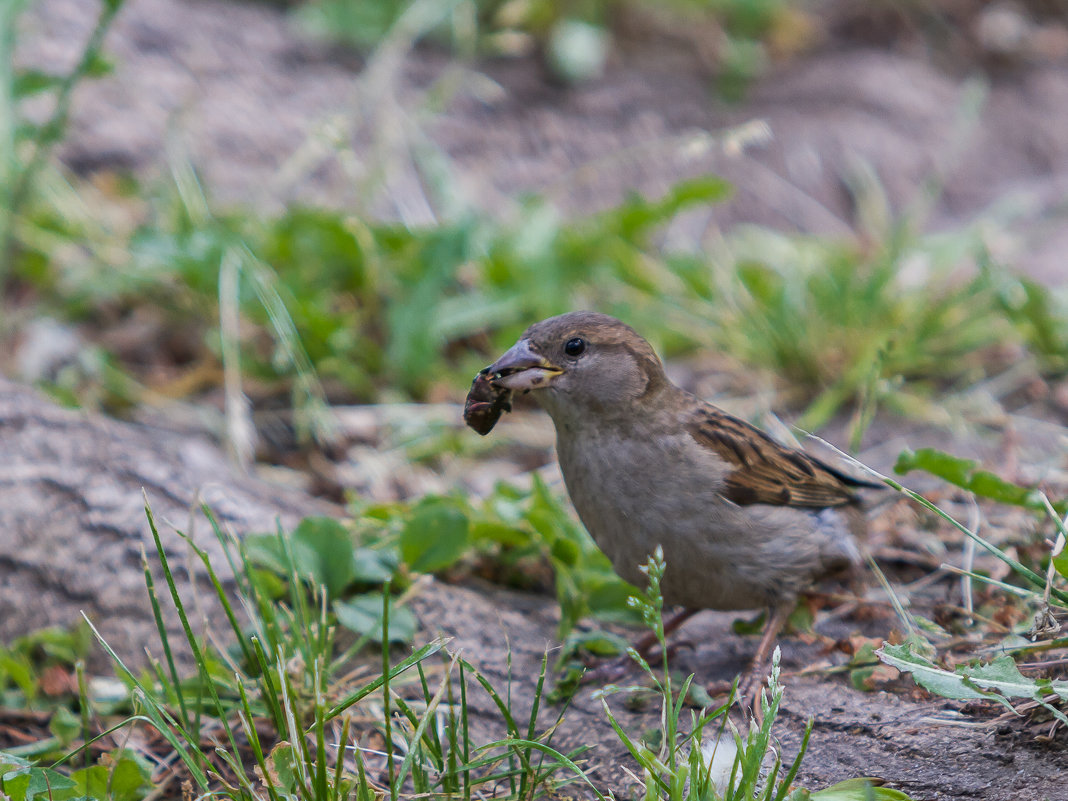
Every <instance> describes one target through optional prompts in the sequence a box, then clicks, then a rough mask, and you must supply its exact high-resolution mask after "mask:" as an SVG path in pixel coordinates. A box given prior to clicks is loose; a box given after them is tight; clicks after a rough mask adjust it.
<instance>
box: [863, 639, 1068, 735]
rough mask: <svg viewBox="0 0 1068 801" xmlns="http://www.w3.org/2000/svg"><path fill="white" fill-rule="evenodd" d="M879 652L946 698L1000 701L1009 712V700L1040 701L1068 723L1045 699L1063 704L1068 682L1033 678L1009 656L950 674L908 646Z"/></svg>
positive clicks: (891, 646) (881, 649) (922, 685)
mask: <svg viewBox="0 0 1068 801" xmlns="http://www.w3.org/2000/svg"><path fill="white" fill-rule="evenodd" d="M875 653H876V655H877V656H878V657H879V658H880V659H881V660H882V661H883V662H885V663H886V664H888V665H891V666H893V667H896V668H897V669H898V670H900V671H903V672H906V673H911V674H912V676H913V678H914V679H915V680H916V683H917V684H919V685H920V686H921V687H923V688H924V689H926V690H929V691H931V692H933V693H935V694H936V695H940V696H942V697H943V698H953V699H956V700H961V701H966V700H979V699H983V700H990V701H997V702H998V703H1000V704H1002V705H1003V706H1005V707H1007V708H1009V709H1013V707H1012V705H1011V704H1010V703H1009V701H1008V699H1009V698H1026V699H1028V700H1033V701H1038V702H1039V703H1041V704H1042V705H1043V706H1044V707H1045V708H1046V709H1048V710H1049V711H1050V712H1051V713H1052V714H1053V715H1054V716H1055V717H1057V718H1058V719H1059V720H1061V721H1063V722H1065V723H1068V717H1066V716H1065V715H1064V713H1063V712H1061V711H1060V710H1059V709H1057V708H1056V707H1053V706H1051V705H1050V704H1048V703H1046V702H1045V701H1044V700H1043V699H1044V696H1046V695H1048V694H1049V693H1054V694H1056V695H1057V696H1058V697H1059V698H1060V699H1061V701H1068V681H1063V680H1058V681H1049V680H1048V679H1039V680H1035V679H1029V678H1027V677H1026V676H1024V675H1023V674H1022V673H1020V671H1019V669H1018V668H1017V667H1016V663H1015V662H1013V660H1012V657H1010V656H1008V655H1007V654H1002V655H1001V656H999V657H997V658H996V659H994V660H992V661H991V662H989V663H987V664H980V665H959V666H958V667H957V670H956V672H950V671H948V670H944V669H942V668H939V667H937V666H935V665H933V664H931V663H930V662H928V661H927V660H926V659H923V658H922V657H919V656H917V655H916V654H914V653H913V652H912V651H911V649H909V647H908V646H907V645H889V644H887V645H884V646H883V647H882V648H880V649H879V650H878V651H876V652H875ZM1014 711H1015V710H1014Z"/></svg>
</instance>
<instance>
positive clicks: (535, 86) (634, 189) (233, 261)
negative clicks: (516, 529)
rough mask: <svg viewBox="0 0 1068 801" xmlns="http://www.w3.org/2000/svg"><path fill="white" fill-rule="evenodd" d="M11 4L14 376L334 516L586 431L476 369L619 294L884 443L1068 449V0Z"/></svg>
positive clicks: (677, 358) (786, 411)
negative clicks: (280, 487)
mask: <svg viewBox="0 0 1068 801" xmlns="http://www.w3.org/2000/svg"><path fill="white" fill-rule="evenodd" d="M0 16H2V17H3V18H4V19H3V22H4V25H3V32H4V33H3V43H2V45H0V48H2V49H0V63H2V64H3V71H2V73H0V106H2V113H0V170H2V172H0V191H2V192H3V194H4V202H3V203H2V204H0V248H2V254H3V255H2V262H0V282H2V283H0V286H2V289H3V293H2V317H0V369H2V371H3V372H4V373H5V374H6V375H8V376H9V377H12V378H15V379H17V380H19V381H22V382H27V383H32V384H35V385H37V386H40V387H43V388H44V389H46V390H47V391H48V392H49V393H50V394H51V395H52V396H53V397H55V398H57V399H59V400H60V401H62V402H63V403H66V404H73V405H78V406H82V407H86V408H91V409H100V410H103V411H105V412H107V413H109V414H112V415H117V416H120V417H125V418H130V419H135V420H141V421H144V422H147V423H151V424H153V425H158V426H165V427H168V428H177V429H179V430H188V431H192V432H207V433H209V434H210V435H211V436H213V437H215V438H216V439H217V440H218V441H219V442H222V443H225V444H227V446H228V447H229V448H230V449H231V451H232V453H233V454H234V457H235V458H236V459H237V460H238V461H239V462H241V463H243V464H245V465H253V464H258V467H257V469H258V470H259V471H260V472H263V473H270V474H271V475H272V476H273V477H274V478H275V479H277V480H283V481H286V482H287V483H292V484H295V485H297V486H300V487H303V488H305V489H309V490H311V491H313V492H316V493H319V494H322V495H325V496H327V497H331V498H334V499H343V498H345V497H351V493H355V494H356V495H357V496H359V497H365V498H374V499H381V500H396V499H404V498H409V497H413V496H418V495H421V494H423V493H426V492H430V491H435V492H440V491H444V490H446V489H448V488H450V487H453V486H461V487H464V488H467V489H472V490H475V491H476V492H485V491H488V489H489V488H490V487H491V486H492V484H493V482H495V481H496V480H497V479H498V478H501V477H504V476H508V475H517V474H520V473H522V472H524V471H526V470H529V469H530V468H532V467H538V466H540V465H544V464H547V463H549V462H550V461H551V450H550V446H551V429H550V428H549V426H548V424H547V421H545V420H542V419H540V418H539V417H538V416H536V415H524V414H523V413H522V412H523V409H522V408H520V409H519V411H518V412H517V414H516V415H514V417H513V418H510V419H511V420H512V421H513V424H512V425H506V426H502V427H501V428H500V429H499V430H498V431H497V432H495V433H494V435H493V436H492V437H490V438H488V439H486V440H481V439H480V438H478V437H477V436H475V435H473V434H472V432H470V431H467V430H465V429H463V427H462V423H461V421H460V419H459V405H458V404H459V403H461V402H462V399H463V396H464V393H465V392H466V389H467V387H468V386H469V383H470V381H471V378H472V377H473V375H474V373H475V371H476V370H477V369H478V368H480V367H481V366H483V365H485V364H487V363H488V362H490V361H492V359H493V358H495V356H496V355H497V354H498V353H499V352H500V350H501V349H502V348H503V347H506V346H507V345H508V344H509V343H510V342H512V341H514V339H515V337H516V336H517V335H518V334H519V333H520V332H521V331H522V330H523V329H524V328H525V327H526V326H527V325H528V324H530V323H531V322H533V321H535V320H538V319H541V318H543V317H545V316H548V315H551V314H555V313H560V312H563V311H567V310H572V309H579V308H594V309H597V310H600V311H604V312H607V313H610V314H614V315H616V316H619V317H621V318H623V319H625V320H626V321H628V322H630V323H631V324H632V325H634V326H635V327H636V328H637V329H638V330H639V331H640V332H642V333H643V334H644V335H645V336H646V337H647V338H648V339H650V341H651V342H652V343H653V344H654V346H655V347H656V348H657V349H658V350H659V351H660V352H661V354H662V355H664V356H665V357H666V358H667V359H668V360H669V366H670V371H671V373H672V375H673V377H674V378H675V379H676V380H677V381H679V382H681V383H682V384H684V385H686V386H688V387H689V388H691V389H693V390H695V391H697V392H698V393H699V394H701V395H703V396H704V397H707V398H710V399H712V400H714V401H716V402H717V403H720V404H722V405H724V406H726V407H727V408H728V409H730V410H731V411H733V412H735V413H737V414H740V415H741V416H743V417H746V418H747V419H750V420H754V421H755V422H758V423H760V424H763V425H770V426H772V427H774V426H775V418H773V417H772V416H771V415H770V412H771V410H772V409H774V410H776V411H777V412H779V413H781V414H783V415H784V416H787V417H788V418H789V419H791V420H792V421H795V422H796V423H797V424H798V426H800V427H801V428H803V429H805V430H809V431H828V432H830V434H829V435H830V436H831V438H832V439H834V440H835V441H836V442H837V443H838V444H840V445H842V446H843V447H848V448H850V449H852V450H853V451H855V452H856V451H859V450H861V449H862V448H864V447H868V448H871V447H874V446H876V445H878V444H879V443H884V442H886V441H888V440H891V439H893V441H894V442H898V440H899V439H900V434H901V432H902V431H906V432H907V431H908V430H910V428H909V427H910V426H926V427H927V430H930V429H931V428H934V429H943V430H952V431H955V432H958V433H959V432H961V431H963V430H967V431H970V432H976V431H978V432H987V433H989V432H991V431H995V432H996V433H997V436H999V437H1000V436H1001V434H1002V433H1003V428H1004V424H1005V421H1006V420H1008V419H1010V417H1011V416H1013V415H1015V416H1016V417H1014V418H1012V419H1013V420H1015V423H1014V425H1015V426H1016V428H1021V427H1023V428H1027V426H1028V425H1030V424H1029V423H1028V422H1027V421H1037V422H1035V423H1034V425H1036V426H1039V427H1040V431H1041V437H1042V438H1044V440H1045V441H1047V442H1048V441H1049V439H1048V437H1049V432H1050V430H1053V431H1056V432H1063V428H1062V427H1063V425H1064V423H1065V418H1066V416H1068V383H1066V382H1065V371H1066V368H1068V314H1066V311H1065V309H1066V304H1065V285H1066V283H1068V280H1066V279H1068V266H1066V265H1065V257H1064V254H1065V253H1066V252H1068V225H1066V224H1065V221H1066V217H1065V215H1066V212H1068V202H1066V201H1068V135H1066V133H1065V132H1066V131H1068V11H1066V10H1065V7H1064V5H1063V4H1062V3H1058V2H1051V1H1046V2H1043V1H1042V0H1031V1H1030V2H998V3H987V2H973V1H972V0H928V1H927V2H890V1H889V0H887V1H886V2H882V1H880V0H876V1H875V2H862V1H861V0H672V2H654V0H573V1H571V2H567V1H565V0H415V2H395V1H394V0H307V2H286V1H285V0H275V1H274V2H272V1H270V0H262V1H261V2H255V1H251V2H237V1H236V0H104V2H85V0H15V1H14V2H8V3H6V4H5V5H4V7H3V10H0ZM1020 420H1023V421H1024V422H1023V423H1021V422H1020ZM1050 426H1053V429H1050V428H1049V427H1050ZM780 428H783V427H781V426H780ZM783 430H785V429H783ZM786 435H787V436H788V432H787V434H786ZM1058 435H1061V434H1058ZM897 450H898V448H895V447H889V446H888V447H887V449H886V454H888V455H889V457H888V458H892V455H894V454H896V452H897ZM1051 458H1052V457H1051ZM1048 467H1049V465H1045V466H1043V467H1041V468H1036V470H1039V472H1041V471H1042V470H1047V473H1048ZM1047 473H1043V475H1046V474H1047ZM1023 478H1026V476H1024V477H1022V478H1021V480H1023Z"/></svg>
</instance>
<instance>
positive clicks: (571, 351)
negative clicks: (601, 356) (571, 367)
mask: <svg viewBox="0 0 1068 801" xmlns="http://www.w3.org/2000/svg"><path fill="white" fill-rule="evenodd" d="M584 350H586V340H585V339H582V338H581V337H575V338H574V339H569V340H568V341H567V344H566V345H564V353H566V354H567V355H568V356H581V355H582V352H583V351H584Z"/></svg>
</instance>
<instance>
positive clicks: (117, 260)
mask: <svg viewBox="0 0 1068 801" xmlns="http://www.w3.org/2000/svg"><path fill="white" fill-rule="evenodd" d="M425 3H426V4H427V8H428V9H430V10H431V11H434V10H441V8H443V7H444V6H441V5H440V4H438V5H433V4H432V3H430V0H425ZM537 5H538V4H537V3H533V4H532V5H531V6H530V8H531V9H533V8H534V7H535V6H537ZM712 5H714V6H715V10H716V11H717V13H722V14H724V15H725V16H726V17H729V18H730V19H732V20H734V22H733V23H732V24H734V25H736V26H737V27H738V28H739V29H742V30H745V31H753V30H757V29H759V28H760V27H761V26H762V25H764V24H766V23H767V20H768V19H770V18H771V17H773V16H774V15H775V13H777V11H776V9H778V8H779V5H778V4H777V3H771V2H769V3H762V4H758V5H757V6H747V7H745V8H742V7H741V5H739V6H738V7H737V8H735V7H734V5H732V4H730V3H717V4H712ZM118 6H119V3H118V2H113V3H110V4H107V5H106V7H105V8H104V9H103V10H102V13H101V16H100V19H99V22H98V25H97V28H96V29H95V31H94V33H93V35H92V37H91V38H90V40H89V42H88V44H87V45H86V49H85V52H84V54H83V58H82V59H81V61H80V62H79V64H78V65H77V66H76V67H75V69H74V70H73V71H72V72H70V73H69V74H67V75H63V76H39V75H37V74H36V73H34V74H30V73H25V72H23V73H20V72H18V71H17V70H13V69H12V70H10V71H9V73H10V74H9V75H8V84H7V86H6V92H7V93H6V97H7V98H8V102H9V104H10V109H9V110H10V111H11V115H10V116H11V117H12V118H14V119H17V120H21V118H20V117H19V112H20V109H21V106H20V105H19V103H18V101H17V99H16V95H17V92H16V88H17V87H22V89H18V91H19V92H28V91H31V90H34V91H51V92H53V93H55V95H56V97H55V99H56V101H57V107H56V111H55V115H54V116H53V118H51V119H50V120H49V121H46V122H45V123H42V124H40V125H38V126H33V125H30V124H29V123H28V122H25V121H22V122H20V124H19V125H18V126H16V128H15V129H13V131H12V132H11V135H12V136H14V137H16V139H18V142H19V143H21V144H19V145H18V146H16V145H15V144H12V142H8V145H9V147H8V149H7V150H6V151H5V152H4V153H3V154H2V155H3V156H4V160H3V164H4V167H5V176H6V178H5V181H4V182H3V189H4V191H5V192H7V197H8V200H9V201H17V202H14V203H13V205H9V206H8V207H5V208H4V209H3V211H2V213H0V216H2V221H3V233H4V236H6V239H5V240H4V241H3V247H4V252H5V253H6V255H7V257H8V258H7V259H6V260H5V262H4V274H3V276H2V280H3V281H4V288H5V290H8V291H11V290H14V292H12V293H11V294H18V296H19V297H21V298H23V299H24V300H23V301H22V303H23V304H27V303H30V304H36V305H35V306H34V309H33V314H38V313H49V314H52V315H54V316H56V317H58V318H60V319H66V320H76V321H80V322H83V323H85V324H86V327H87V329H89V330H90V331H92V330H94V329H96V330H100V329H106V328H107V327H108V326H109V325H112V324H114V321H115V320H116V319H121V318H123V317H124V316H127V315H130V314H132V313H135V312H136V311H137V310H138V309H142V308H150V309H152V310H153V314H155V315H156V316H157V317H159V318H162V320H163V325H164V326H166V327H168V328H169V329H170V330H174V331H179V332H181V335H182V336H183V337H184V338H185V339H186V340H191V341H192V342H193V343H194V345H193V349H194V350H195V351H196V352H195V353H194V355H193V356H188V355H187V356H185V357H184V358H186V359H188V360H192V361H196V360H197V359H199V360H200V361H201V362H203V361H210V360H215V361H224V360H225V355H226V353H227V352H235V353H239V354H240V369H241V371H242V372H243V373H244V374H245V375H246V376H256V377H258V378H259V379H261V380H262V381H263V383H265V384H268V385H269V386H272V387H279V386H282V387H284V386H289V387H290V388H291V389H292V391H293V393H294V395H295V396H296V399H297V405H298V407H299V405H300V403H301V402H302V401H301V395H302V393H309V394H314V392H315V390H314V388H313V385H315V384H316V382H317V381H322V382H324V383H325V384H326V386H328V387H329V388H330V398H331V399H335V400H357V401H376V400H381V399H417V400H421V399H426V398H430V397H443V396H449V395H451V396H453V397H456V396H458V395H459V394H460V393H461V392H462V391H463V390H464V389H465V388H466V387H467V384H468V382H469V379H470V376H471V375H472V374H473V373H474V371H475V370H476V369H478V368H479V367H481V366H482V365H484V364H485V363H486V362H487V361H489V360H491V359H492V358H494V357H495V356H496V355H497V354H498V353H499V352H500V350H501V349H502V348H504V347H506V346H507V345H509V344H510V343H511V342H512V341H514V339H515V337H516V336H517V335H518V334H519V333H520V332H521V331H522V330H523V329H524V328H525V327H526V326H527V325H529V324H530V323H531V322H533V321H535V320H538V319H540V318H543V317H546V316H549V315H552V314H556V313H560V312H564V311H568V310H572V309H576V308H596V309H598V310H600V311H604V312H607V313H610V314H614V315H616V316H619V317H621V318H623V319H625V320H627V321H628V322H630V323H631V324H633V325H634V326H635V327H636V328H637V329H638V330H640V331H641V332H642V333H643V334H645V335H646V336H647V337H648V338H649V339H650V340H651V341H652V343H653V344H654V345H655V346H656V347H657V348H658V349H659V350H660V352H661V353H662V354H663V355H665V356H667V357H675V356H680V355H685V354H688V353H695V352H699V351H702V350H714V351H720V352H722V353H724V354H726V355H728V356H729V357H730V358H731V359H733V360H734V361H735V363H737V364H739V365H741V366H742V367H743V368H747V369H751V368H756V369H763V370H767V371H769V372H770V373H773V374H777V375H779V376H781V377H782V378H783V379H785V381H786V382H787V383H788V384H789V385H791V386H792V387H793V388H794V389H795V390H796V392H795V394H794V400H795V402H796V401H800V402H802V403H807V404H808V408H807V412H806V413H805V415H804V416H803V417H802V419H801V422H802V424H803V425H804V426H806V427H808V428H818V427H819V426H820V425H821V424H823V423H824V422H826V421H827V420H828V419H829V418H830V417H831V416H833V415H834V414H835V413H836V412H837V411H839V410H840V409H841V408H842V407H843V406H844V405H846V404H852V403H856V404H858V408H863V409H865V410H868V411H869V412H870V410H871V409H874V408H875V407H876V406H877V405H879V404H889V405H892V406H896V407H897V408H900V409H914V408H916V399H917V398H920V399H921V400H922V399H923V398H924V397H925V396H927V395H929V394H931V391H932V390H933V389H938V388H944V387H948V386H953V385H954V384H955V383H958V382H959V383H965V382H974V381H975V380H978V379H981V378H982V377H984V376H985V375H987V374H988V370H990V369H998V365H997V363H996V360H991V358H990V357H991V354H992V353H994V352H996V351H998V350H999V349H1004V348H1005V347H1006V346H1010V347H1016V348H1025V349H1027V350H1028V351H1030V353H1031V354H1032V355H1033V357H1034V359H1035V361H1036V363H1037V364H1038V365H1039V367H1040V368H1041V369H1044V370H1048V371H1051V372H1059V371H1063V370H1064V369H1065V367H1066V362H1065V359H1064V353H1066V352H1068V322H1066V320H1068V313H1066V311H1065V303H1064V298H1063V297H1061V296H1058V295H1056V294H1054V293H1052V292H1050V291H1049V290H1047V289H1045V288H1044V287H1041V286H1039V285H1037V284H1034V283H1033V282H1030V281H1027V280H1024V279H1021V278H1018V277H1016V276H1014V275H1012V274H1011V272H1010V271H1008V270H1006V269H1005V268H1003V267H1001V266H1000V265H996V264H994V263H993V262H992V261H991V259H990V258H989V256H988V254H987V252H986V250H985V247H984V240H983V236H982V234H981V232H980V231H979V230H978V227H976V228H965V229H962V230H956V231H950V232H946V233H941V234H938V235H925V234H919V233H916V232H915V230H914V227H913V226H912V225H911V224H910V221H908V220H902V221H899V222H897V223H893V222H890V223H887V224H886V225H885V226H883V227H882V228H880V229H878V230H874V231H871V232H868V234H867V235H866V236H865V237H863V238H858V239H856V240H831V239H816V238H811V237H804V236H798V235H786V234H780V233H776V232H773V231H770V230H767V229H763V228H752V227H751V228H737V229H735V230H732V231H730V232H729V233H727V234H725V235H722V236H717V237H709V238H708V239H707V240H706V242H705V244H706V245H707V247H706V248H705V250H704V252H697V251H695V250H693V249H689V250H685V251H679V250H673V249H671V248H670V247H668V246H667V245H665V239H664V237H663V236H662V231H664V229H665V228H666V227H667V226H669V225H670V223H671V222H672V221H673V220H674V219H675V218H676V217H677V216H678V215H679V214H680V213H682V212H685V211H687V210H692V209H694V208H695V207H700V206H706V205H709V204H714V203H716V202H718V201H720V200H722V199H723V198H725V197H726V196H727V195H728V194H729V191H730V187H729V186H728V185H727V184H726V183H725V182H723V181H722V180H720V179H718V178H715V177H699V178H695V179H692V180H688V181H684V182H682V183H680V184H678V185H676V186H675V187H673V188H672V189H670V190H669V191H668V192H667V193H665V195H664V196H662V197H660V198H655V199H646V198H641V197H637V196H634V197H630V198H628V199H626V200H625V201H624V202H622V203H621V204H620V205H618V206H617V207H615V208H612V209H609V210H607V211H604V212H602V213H599V214H595V215H591V216H589V217H585V218H581V217H580V218H572V219H565V218H563V217H562V216H561V215H560V214H559V213H558V212H557V210H556V209H554V208H553V207H552V206H551V205H549V204H547V203H545V202H542V201H539V200H537V199H528V200H527V201H525V202H524V203H523V204H522V205H521V207H520V208H519V209H518V210H517V211H515V212H514V213H511V214H509V215H505V216H503V217H500V218H493V217H489V216H487V215H485V214H483V213H480V212H476V211H471V210H469V211H466V212H458V213H456V214H455V215H454V216H453V217H451V218H447V219H446V220H445V221H443V222H441V223H440V224H437V225H434V226H428V227H422V228H419V227H405V226H403V225H400V224H397V223H393V222H384V221H376V220H372V219H368V218H366V217H362V216H359V215H356V214H353V213H349V212H346V211H338V210H328V209H313V208H289V209H287V210H286V211H284V212H282V213H281V214H279V215H277V216H274V217H265V216H262V215H260V214H257V213H254V212H253V211H252V210H250V209H247V208H240V207H238V208H234V209H231V210H230V211H228V212H227V213H225V214H217V213H215V212H214V211H213V209H212V207H211V203H210V200H209V199H208V198H207V197H206V196H205V194H204V192H203V189H202V188H201V187H200V185H199V182H198V180H197V176H196V175H195V173H194V171H193V170H192V167H191V166H190V165H188V164H182V163H176V164H173V165H172V170H173V176H174V181H173V184H172V185H170V186H169V187H166V188H164V189H162V190H161V189H154V188H152V187H148V186H139V185H137V184H136V183H134V182H132V181H129V180H121V179H117V180H114V181H112V182H111V183H110V184H108V183H106V182H105V183H104V184H102V185H89V184H86V183H72V182H71V181H70V180H69V178H68V177H67V176H65V175H64V174H63V173H62V171H60V170H59V169H57V168H56V167H54V166H53V165H52V163H51V160H50V159H48V153H49V152H50V150H49V148H50V145H51V143H54V141H56V137H57V136H59V135H61V132H62V130H63V128H64V126H65V120H66V110H65V105H66V100H65V98H69V93H70V91H71V90H72V87H73V86H74V85H76V84H77V82H78V81H80V80H83V79H87V78H90V77H91V76H93V75H95V74H97V73H98V72H99V69H97V65H99V64H101V63H102V61H103V57H102V55H101V50H100V42H101V41H102V37H103V34H104V33H105V32H106V30H107V27H108V25H109V24H110V21H111V19H112V16H113V14H114V12H115V10H116V9H117V8H118ZM431 6H433V7H432V8H431ZM462 6H464V4H463V3H457V4H454V5H450V6H448V8H449V9H454V10H457V12H458V10H459V9H460V8H461V7H462ZM523 8H526V6H523ZM554 8H555V6H554ZM732 9H733V10H732ZM8 13H10V9H9V11H8ZM406 13H407V12H406ZM428 13H429V12H428ZM531 13H533V11H531ZM754 15H755V16H754ZM425 22H426V20H423V23H425ZM5 41H6V42H7V45H6V46H7V47H8V50H10V45H11V38H10V35H8V38H7V39H6V40H5ZM7 57H8V58H10V52H8V53H7ZM4 63H7V64H8V65H9V66H10V62H9V61H7V62H4ZM16 131H17V136H16V133H15V132H16ZM57 132H58V133H57ZM19 137H22V138H19ZM23 145H25V146H23ZM975 266H978V267H979V269H978V270H976V269H975ZM969 268H970V269H969ZM231 279H232V281H231ZM231 285H232V286H234V287H236V291H235V292H233V293H229V294H228V293H227V292H226V291H224V290H225V289H226V288H227V287H229V286H231ZM227 315H230V316H232V317H234V318H237V319H240V321H241V325H240V326H232V327H231V328H230V329H225V330H224V327H223V326H222V325H221V323H220V320H221V319H222V318H224V317H226V316H227ZM3 333H4V332H3V331H2V330H0V335H2V334H3ZM141 358H143V356H142V357H141ZM86 364H88V365H89V366H88V367H86V368H85V369H86V370H87V371H88V372H89V373H90V374H89V375H87V376H84V377H83V380H82V383H81V384H78V383H77V382H73V383H72V384H70V385H69V386H63V387H60V389H61V394H62V395H63V397H65V398H66V399H67V400H78V399H81V400H83V401H89V402H92V400H93V399H94V398H100V397H101V396H102V395H103V396H104V397H105V399H108V396H109V395H110V396H113V397H111V398H110V399H109V402H110V403H112V404H114V403H115V402H116V401H118V402H121V403H136V402H137V401H138V395H139V392H140V391H141V390H140V389H139V388H138V386H137V381H136V380H130V379H129V378H126V377H124V375H126V376H130V377H132V378H134V379H140V378H141V375H139V374H138V373H137V370H138V369H139V365H137V364H136V363H133V362H131V361H129V360H127V361H124V360H123V356H122V354H118V355H112V354H109V353H107V352H106V350H104V351H101V352H100V353H98V355H97V357H96V358H95V359H93V360H87V362H86ZM182 366H183V365H182V364H178V365H176V367H177V369H181V367H182ZM228 366H232V365H228ZM149 367H151V366H149ZM140 369H142V370H144V369H145V368H144V366H143V365H142V366H140ZM124 371H125V372H124ZM114 396H118V397H114ZM862 416H863V415H862Z"/></svg>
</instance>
